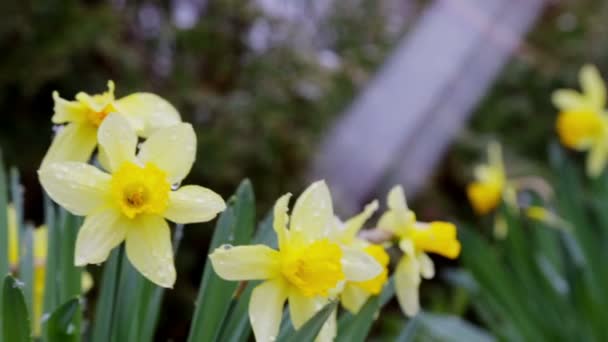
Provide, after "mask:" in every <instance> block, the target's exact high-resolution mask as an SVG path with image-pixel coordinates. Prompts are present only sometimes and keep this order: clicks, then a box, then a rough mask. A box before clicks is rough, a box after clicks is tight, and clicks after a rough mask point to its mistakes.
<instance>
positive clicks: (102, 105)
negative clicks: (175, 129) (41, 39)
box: [42, 81, 181, 167]
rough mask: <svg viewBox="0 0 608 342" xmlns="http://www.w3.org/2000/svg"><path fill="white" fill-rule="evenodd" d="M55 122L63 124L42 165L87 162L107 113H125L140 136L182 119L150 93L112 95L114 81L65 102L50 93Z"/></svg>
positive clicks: (167, 104) (174, 110) (166, 103)
mask: <svg viewBox="0 0 608 342" xmlns="http://www.w3.org/2000/svg"><path fill="white" fill-rule="evenodd" d="M53 100H54V101H55V108H54V115H53V117H52V119H51V120H52V121H53V123H54V124H66V125H65V127H63V128H62V129H61V130H60V131H59V132H58V133H57V136H56V137H55V139H53V142H52V144H51V147H50V148H49V150H48V152H47V153H46V156H45V157H44V159H43V161H42V167H44V166H46V165H48V164H50V163H52V162H59V161H79V162H86V161H88V160H89V158H90V157H91V154H92V153H93V151H94V150H95V146H97V130H98V129H99V126H100V125H101V123H102V122H103V121H104V120H105V118H106V117H107V116H108V115H109V114H110V113H117V114H120V115H124V117H125V118H127V119H128V120H129V122H130V123H131V125H132V126H133V127H134V128H135V130H136V131H137V134H138V135H139V136H141V137H148V136H149V135H150V134H152V132H154V131H155V130H157V129H159V128H162V127H167V126H171V125H174V124H177V123H179V122H181V118H180V116H179V113H178V112H177V110H176V109H175V108H174V107H173V106H172V105H171V104H170V103H169V102H167V101H166V100H164V99H163V98H161V97H159V96H157V95H154V94H151V93H134V94H131V95H129V96H126V97H123V98H121V99H115V98H114V82H112V81H109V82H108V91H106V92H104V93H102V94H97V95H89V94H87V93H84V92H80V93H78V94H76V100H75V101H68V100H65V99H63V98H61V97H60V96H59V93H57V92H54V93H53Z"/></svg>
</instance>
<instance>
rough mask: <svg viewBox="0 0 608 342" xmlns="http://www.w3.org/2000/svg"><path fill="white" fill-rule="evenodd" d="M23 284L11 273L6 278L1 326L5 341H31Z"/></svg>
mask: <svg viewBox="0 0 608 342" xmlns="http://www.w3.org/2000/svg"><path fill="white" fill-rule="evenodd" d="M21 286H22V285H21V284H20V282H19V281H17V280H16V279H15V278H13V277H12V276H10V275H8V276H6V277H5V278H4V286H3V288H2V296H3V298H4V299H3V301H2V326H1V328H2V333H1V335H2V338H3V340H4V341H10V342H27V341H31V337H30V336H31V330H30V319H29V314H28V312H27V307H26V305H25V298H24V297H23V291H21Z"/></svg>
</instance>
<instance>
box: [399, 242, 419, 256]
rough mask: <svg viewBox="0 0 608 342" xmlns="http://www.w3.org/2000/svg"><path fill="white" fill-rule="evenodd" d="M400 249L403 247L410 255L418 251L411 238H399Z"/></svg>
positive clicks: (404, 251)
mask: <svg viewBox="0 0 608 342" xmlns="http://www.w3.org/2000/svg"><path fill="white" fill-rule="evenodd" d="M399 249H401V250H402V251H403V253H405V254H406V255H410V256H411V255H414V254H415V253H416V248H415V246H414V242H413V241H412V240H410V239H401V240H399Z"/></svg>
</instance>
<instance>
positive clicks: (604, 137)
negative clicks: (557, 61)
mask: <svg viewBox="0 0 608 342" xmlns="http://www.w3.org/2000/svg"><path fill="white" fill-rule="evenodd" d="M579 82H580V84H581V88H582V92H578V91H576V90H572V89H559V90H556V91H555V92H554V93H553V104H554V105H555V106H556V107H557V108H558V109H559V111H560V112H559V115H558V117H557V122H556V129H557V133H558V135H559V138H560V140H561V142H562V144H563V145H564V146H566V147H568V148H571V149H574V150H577V151H588V152H589V155H588V156H587V166H586V168H587V175H588V176H589V177H593V178H595V177H597V176H599V175H600V174H601V173H602V171H603V170H604V168H605V167H606V161H607V159H608V118H607V116H606V112H605V106H606V86H605V84H604V81H603V80H602V77H601V76H600V73H599V71H598V70H597V68H596V67H595V66H593V65H585V66H583V67H582V68H581V71H580V73H579Z"/></svg>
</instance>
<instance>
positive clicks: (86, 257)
mask: <svg viewBox="0 0 608 342" xmlns="http://www.w3.org/2000/svg"><path fill="white" fill-rule="evenodd" d="M128 225H129V222H128V221H126V219H124V218H123V216H122V215H121V214H120V212H118V211H116V210H113V209H107V210H104V211H101V212H98V213H95V214H93V215H90V216H87V218H86V219H85V220H84V224H83V225H82V227H80V231H79V232H78V237H77V239H76V248H75V252H74V263H75V264H76V266H84V265H86V264H99V263H102V262H104V261H105V260H106V259H107V258H108V255H109V254H110V252H111V251H112V249H113V248H114V247H116V246H118V245H119V244H120V243H121V242H122V241H123V240H124V239H125V236H126V232H127V228H128Z"/></svg>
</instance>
